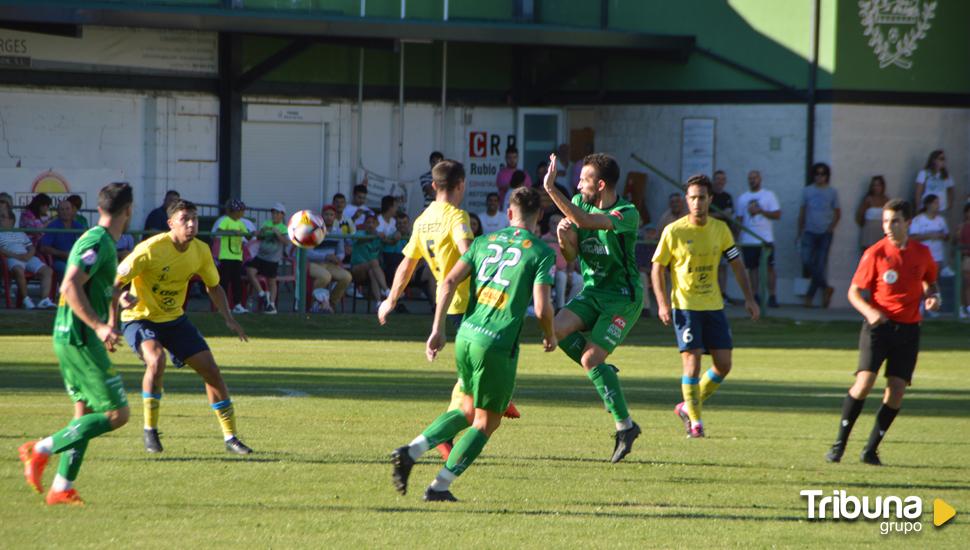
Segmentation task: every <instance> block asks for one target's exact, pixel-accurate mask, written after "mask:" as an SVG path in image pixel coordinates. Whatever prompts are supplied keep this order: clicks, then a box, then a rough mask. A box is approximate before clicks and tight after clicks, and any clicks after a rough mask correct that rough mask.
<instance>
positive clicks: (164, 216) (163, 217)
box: [118, 189, 182, 261]
mask: <svg viewBox="0 0 970 550" xmlns="http://www.w3.org/2000/svg"><path fill="white" fill-rule="evenodd" d="M180 198H182V196H181V195H179V192H178V191H176V190H174V189H169V190H168V191H166V192H165V200H163V201H162V205H161V206H159V207H158V208H156V209H154V210H152V211H151V212H149V213H148V217H146V218H145V234H144V235H142V239H147V238H148V237H151V236H152V235H154V234H156V233H164V232H166V231H168V207H169V206H170V205H171V204H173V203H175V202H176V201H178V200H179V199H180ZM118 260H119V261H121V258H118Z"/></svg>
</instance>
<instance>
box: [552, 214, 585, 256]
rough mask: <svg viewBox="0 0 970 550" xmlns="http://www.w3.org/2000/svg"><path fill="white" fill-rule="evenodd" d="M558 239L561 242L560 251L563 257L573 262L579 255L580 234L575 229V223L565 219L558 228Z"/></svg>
mask: <svg viewBox="0 0 970 550" xmlns="http://www.w3.org/2000/svg"><path fill="white" fill-rule="evenodd" d="M556 238H557V239H558V240H559V250H561V251H562V257H563V258H564V259H565V260H566V261H567V262H571V261H573V260H575V259H576V255H577V254H579V234H578V233H576V230H575V229H574V228H573V222H571V221H569V220H567V219H565V218H563V219H562V220H561V221H560V222H559V225H558V226H556Z"/></svg>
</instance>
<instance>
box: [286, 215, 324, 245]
mask: <svg viewBox="0 0 970 550" xmlns="http://www.w3.org/2000/svg"><path fill="white" fill-rule="evenodd" d="M286 233H287V234H288V235H289V236H290V242H292V243H293V244H295V245H296V246H299V247H300V248H316V246H317V245H319V244H320V243H322V242H323V239H324V238H325V237H326V236H327V226H326V225H325V224H324V223H323V218H321V217H320V216H319V215H317V213H316V212H312V211H310V210H300V211H299V212H296V213H295V214H293V215H292V216H290V223H288V224H287V225H286Z"/></svg>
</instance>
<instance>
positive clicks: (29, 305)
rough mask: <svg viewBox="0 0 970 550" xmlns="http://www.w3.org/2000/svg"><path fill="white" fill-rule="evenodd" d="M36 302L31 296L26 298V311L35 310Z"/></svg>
mask: <svg viewBox="0 0 970 550" xmlns="http://www.w3.org/2000/svg"><path fill="white" fill-rule="evenodd" d="M35 307H37V306H35V305H34V301H33V300H31V299H30V296H24V309H34V308H35Z"/></svg>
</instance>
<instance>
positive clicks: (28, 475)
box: [17, 441, 50, 493]
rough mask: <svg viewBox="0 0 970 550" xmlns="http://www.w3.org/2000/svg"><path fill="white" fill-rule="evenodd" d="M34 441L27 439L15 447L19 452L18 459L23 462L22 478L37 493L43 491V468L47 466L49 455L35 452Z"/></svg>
mask: <svg viewBox="0 0 970 550" xmlns="http://www.w3.org/2000/svg"><path fill="white" fill-rule="evenodd" d="M35 444H37V442H36V441H28V442H27V443H24V444H23V445H21V446H20V448H19V449H17V452H18V453H19V454H20V461H21V462H23V463H24V478H25V479H26V480H27V485H30V487H31V488H32V489H33V490H34V491H36V492H37V493H43V492H44V468H46V467H47V459H49V458H50V455H45V454H43V453H35V452H34V445H35Z"/></svg>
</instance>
